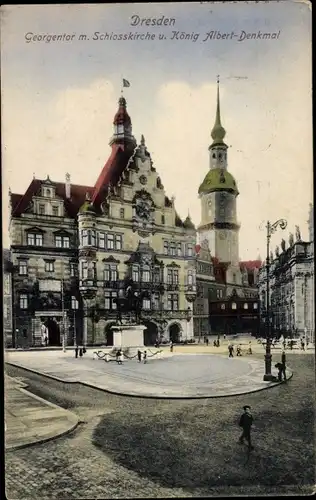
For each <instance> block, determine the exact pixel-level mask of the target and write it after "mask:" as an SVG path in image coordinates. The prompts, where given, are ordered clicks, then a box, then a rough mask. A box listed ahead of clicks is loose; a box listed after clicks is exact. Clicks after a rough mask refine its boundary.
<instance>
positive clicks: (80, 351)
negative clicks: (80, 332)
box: [79, 347, 82, 358]
mask: <svg viewBox="0 0 316 500" xmlns="http://www.w3.org/2000/svg"><path fill="white" fill-rule="evenodd" d="M79 356H80V358H82V347H80V348H79Z"/></svg>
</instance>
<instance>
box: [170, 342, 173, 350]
mask: <svg viewBox="0 0 316 500" xmlns="http://www.w3.org/2000/svg"><path fill="white" fill-rule="evenodd" d="M170 352H173V342H172V341H171V342H170Z"/></svg>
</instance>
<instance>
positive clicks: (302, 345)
mask: <svg viewBox="0 0 316 500" xmlns="http://www.w3.org/2000/svg"><path fill="white" fill-rule="evenodd" d="M301 349H302V351H305V342H304V339H302V340H301Z"/></svg>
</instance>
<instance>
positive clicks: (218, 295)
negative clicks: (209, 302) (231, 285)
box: [216, 290, 220, 299]
mask: <svg viewBox="0 0 316 500" xmlns="http://www.w3.org/2000/svg"><path fill="white" fill-rule="evenodd" d="M216 297H217V298H218V299H219V298H220V293H219V290H216Z"/></svg>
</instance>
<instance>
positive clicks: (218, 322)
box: [194, 84, 261, 337]
mask: <svg viewBox="0 0 316 500" xmlns="http://www.w3.org/2000/svg"><path fill="white" fill-rule="evenodd" d="M225 135H226V131H225V129H224V127H223V126H222V124H221V114H220V98H219V84H218V86H217V109H216V118H215V124H214V127H213V129H212V132H211V137H212V139H213V141H212V144H211V145H210V146H209V148H208V150H209V170H208V172H207V174H206V176H205V178H204V180H203V182H202V184H201V185H200V187H199V197H200V200H201V223H200V225H199V227H198V237H199V241H200V245H198V246H197V247H196V254H197V256H196V262H197V264H196V265H197V300H196V303H195V304H194V306H195V307H194V321H195V328H194V331H195V335H198V336H199V337H201V335H202V336H204V335H207V334H210V333H224V332H226V333H235V332H253V333H256V332H257V330H258V327H259V308H258V289H257V281H258V270H259V268H260V265H261V261H249V262H241V261H240V260H239V228H240V225H239V223H238V221H237V196H238V194H239V191H238V187H237V183H236V181H235V179H234V177H233V176H232V174H231V173H230V172H229V171H228V169H227V160H228V158H227V150H228V146H227V145H226V144H225V142H224V138H225Z"/></svg>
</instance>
